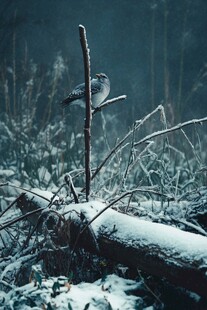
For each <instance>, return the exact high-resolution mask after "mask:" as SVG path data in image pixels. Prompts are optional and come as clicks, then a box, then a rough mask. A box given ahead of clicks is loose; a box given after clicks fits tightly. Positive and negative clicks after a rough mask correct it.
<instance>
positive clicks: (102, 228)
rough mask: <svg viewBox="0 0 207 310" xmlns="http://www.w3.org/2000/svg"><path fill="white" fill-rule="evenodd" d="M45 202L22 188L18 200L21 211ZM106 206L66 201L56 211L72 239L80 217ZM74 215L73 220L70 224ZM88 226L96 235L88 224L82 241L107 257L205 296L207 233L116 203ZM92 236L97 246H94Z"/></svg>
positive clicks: (33, 220)
mask: <svg viewBox="0 0 207 310" xmlns="http://www.w3.org/2000/svg"><path fill="white" fill-rule="evenodd" d="M47 205H48V201H46V200H44V199H43V198H40V197H37V196H34V195H32V194H29V193H28V194H22V195H21V196H20V197H19V199H18V200H17V206H18V207H19V208H20V209H21V211H22V213H23V214H26V213H28V212H30V211H32V210H34V209H35V208H36V209H38V208H43V209H45V208H46V207H47ZM105 206H106V205H105V204H103V203H100V202H98V201H93V202H87V203H82V204H81V203H80V204H70V205H67V206H62V209H61V210H59V211H58V213H60V214H61V215H62V216H64V218H65V222H64V224H62V226H61V229H60V230H61V231H62V234H64V233H66V232H65V231H66V227H67V228H68V229H70V232H67V233H68V235H69V233H70V235H71V239H70V240H77V234H78V231H80V227H83V222H84V221H82V220H81V218H82V219H83V218H84V219H85V220H87V221H90V220H91V219H92V218H93V217H94V216H95V215H97V213H98V212H100V211H101V210H102V209H103V208H104V207H105ZM54 208H55V207H54V206H53V207H52V209H53V210H54ZM48 211H49V213H51V212H53V211H52V210H48ZM56 212H57V211H56ZM79 214H80V215H81V216H79ZM38 216H39V214H36V215H35V214H32V216H30V217H29V216H28V220H29V221H31V223H32V224H33V225H35V224H36V223H37V219H38ZM71 221H72V225H69V224H68V223H69V222H70V223H71ZM87 221H85V222H87ZM89 227H90V229H89V232H93V233H92V235H93V236H95V237H92V238H89V237H88V236H89V235H91V234H90V233H89V235H87V234H88V232H87V230H85V231H84V232H83V233H82V234H80V236H79V238H78V246H82V247H84V248H85V249H86V250H88V251H92V252H96V253H97V247H98V249H99V254H100V255H101V256H103V257H106V258H109V259H112V260H114V261H116V262H118V263H121V264H124V265H126V266H129V267H133V268H138V269H139V270H143V271H145V272H147V273H149V274H152V275H155V276H158V277H160V278H166V280H167V281H169V282H171V283H173V284H175V285H177V286H181V287H184V288H186V289H188V290H191V291H194V292H196V293H197V294H199V295H200V296H204V297H206V292H207V276H206V271H207V237H205V236H201V235H198V234H194V233H190V232H185V231H181V230H179V229H177V228H174V227H171V226H168V225H164V224H158V223H152V222H149V221H144V220H140V219H139V218H137V217H134V216H129V215H125V214H122V213H119V212H117V211H114V210H112V209H108V210H106V211H105V212H104V213H103V214H101V215H100V216H99V217H98V218H97V219H96V220H95V221H94V222H93V223H92V224H91V225H90V226H89ZM93 238H95V239H96V242H95V244H97V245H98V246H94V244H93V243H94V240H93ZM65 239H66V240H68V238H65ZM60 244H62V243H61V242H60Z"/></svg>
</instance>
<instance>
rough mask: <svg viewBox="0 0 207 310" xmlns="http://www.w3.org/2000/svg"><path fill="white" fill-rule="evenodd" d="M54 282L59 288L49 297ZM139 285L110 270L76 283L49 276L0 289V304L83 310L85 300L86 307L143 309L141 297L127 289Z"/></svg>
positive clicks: (17, 306)
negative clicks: (37, 282)
mask: <svg viewBox="0 0 207 310" xmlns="http://www.w3.org/2000/svg"><path fill="white" fill-rule="evenodd" d="M55 282H56V283H59V284H60V288H59V289H57V290H56V292H57V296H55V297H54V296H53V297H52V296H51V295H53V294H54V290H53V289H52V287H54V283H55ZM139 286H140V283H139V282H136V281H133V280H127V279H123V278H120V277H118V276H116V275H114V274H112V275H108V276H107V277H106V279H105V280H101V279H100V280H97V281H95V282H94V283H80V284H77V285H73V284H71V285H68V284H67V278H64V277H62V278H61V279H60V278H51V279H49V280H43V282H42V285H41V287H38V286H37V285H36V286H35V284H34V282H32V283H30V284H27V285H24V286H22V287H19V288H16V289H14V290H12V291H11V292H9V293H8V294H5V293H3V292H0V306H1V305H3V306H4V307H6V306H7V307H10V308H7V309H21V310H26V309H34V310H35V309H46V308H44V307H43V305H45V306H48V304H49V303H50V305H51V306H52V309H61V310H66V309H67V310H68V309H75V310H79V309H80V310H83V309H87V308H85V307H86V305H87V304H88V305H89V309H90V310H97V309H99V310H102V309H103V310H104V309H110V306H111V307H112V309H113V310H118V309H122V310H132V309H139V308H140V309H143V308H142V305H143V301H142V299H141V298H140V297H137V296H133V295H131V292H132V291H134V290H136V289H137V288H138V287H139ZM31 299H32V301H33V303H31ZM3 300H5V301H4V302H3ZM70 306H71V308H70ZM0 309H1V307H0Z"/></svg>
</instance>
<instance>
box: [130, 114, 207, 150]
mask: <svg viewBox="0 0 207 310" xmlns="http://www.w3.org/2000/svg"><path fill="white" fill-rule="evenodd" d="M203 122H207V117H204V118H200V119H192V120H190V121H187V122H184V123H179V124H177V125H176V126H173V127H171V128H167V129H164V130H160V131H156V132H153V133H152V134H150V135H147V136H146V137H144V138H143V139H141V140H139V141H138V142H135V143H134V146H138V145H140V144H142V143H144V142H146V141H148V140H151V139H153V138H155V137H158V136H161V135H165V134H167V133H170V132H173V131H176V130H179V129H181V128H184V127H186V126H189V125H195V124H200V125H202V123H203Z"/></svg>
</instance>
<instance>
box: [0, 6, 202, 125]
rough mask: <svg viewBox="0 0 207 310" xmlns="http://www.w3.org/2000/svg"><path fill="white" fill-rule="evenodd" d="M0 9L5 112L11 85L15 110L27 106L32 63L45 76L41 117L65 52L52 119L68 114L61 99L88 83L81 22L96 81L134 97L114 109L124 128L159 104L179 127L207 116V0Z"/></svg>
mask: <svg viewBox="0 0 207 310" xmlns="http://www.w3.org/2000/svg"><path fill="white" fill-rule="evenodd" d="M0 11H1V12H0V42H1V44H0V59H1V60H0V71H1V93H0V107H1V110H2V111H4V110H5V106H6V104H5V102H6V98H5V97H6V96H5V81H7V84H8V85H7V86H8V88H9V104H10V106H9V109H10V110H11V111H12V110H13V108H14V107H13V105H15V107H16V109H17V110H18V107H19V106H20V105H21V104H20V101H21V98H20V97H21V91H22V88H23V86H24V85H26V83H28V81H29V80H30V77H29V72H28V71H29V69H28V67H29V63H30V62H31V60H32V62H33V63H34V64H35V65H36V68H37V69H36V70H37V76H36V79H39V80H41V77H43V76H44V78H42V84H41V94H40V96H39V97H38V101H36V104H37V107H38V110H37V111H38V112H37V117H38V118H41V117H42V115H44V113H47V112H45V111H46V110H47V109H48V106H47V104H48V103H47V101H48V96H49V95H48V94H49V93H50V82H48V81H47V78H46V77H47V76H48V72H49V70H50V69H51V68H52V66H53V65H54V62H55V59H56V57H57V55H59V56H60V55H61V57H62V58H63V59H64V66H65V69H64V70H65V71H64V75H63V76H62V77H61V81H59V83H58V84H57V85H55V88H56V89H55V96H54V98H53V99H54V100H53V102H52V112H51V113H52V114H51V115H53V116H54V115H60V114H61V111H60V108H59V105H58V103H59V101H61V99H62V98H63V97H64V96H65V95H66V94H67V93H68V92H69V91H71V89H72V88H73V87H74V86H75V85H77V84H78V83H81V82H83V79H84V72H83V64H82V52H81V48H80V43H79V35H78V25H79V24H83V25H84V26H85V27H86V30H87V38H88V43H89V47H90V56H91V70H92V76H94V75H95V73H98V72H105V73H106V74H107V75H108V76H109V77H110V80H111V94H110V98H112V97H114V96H118V95H122V94H126V95H127V101H126V102H124V103H120V104H118V105H114V106H113V107H111V108H110V111H109V112H108V113H111V114H113V115H116V117H117V119H119V120H121V121H122V126H123V125H125V126H126V127H127V126H129V125H131V123H132V122H133V121H134V120H135V119H139V118H141V117H143V116H144V115H145V114H146V113H148V112H150V111H151V110H152V109H153V108H155V107H156V106H157V105H158V104H163V105H164V106H165V108H166V110H167V111H168V115H169V120H170V122H171V123H173V124H174V123H177V122H179V121H183V120H186V119H191V118H199V117H202V116H204V115H206V113H207V105H206V93H207V86H206V73H207V66H206V60H207V54H206V50H207V40H206V29H207V2H206V1H205V0H197V1H192V0H184V1H179V0H175V1H172V0H171V1H170V0H165V1H164V0H163V1H161V0H159V1H158V0H157V1H156V0H153V1H152V0H147V1H145V0H130V1H128V0H113V1H106V0H99V1H97V0H90V1H88V0H82V1H76V0H59V1H57V0H44V1H41V0H35V1H31V0H30V1H28V0H2V1H1V7H0ZM23 68H24V69H23ZM14 70H15V90H14ZM34 92H35V90H34ZM7 108H8V107H7Z"/></svg>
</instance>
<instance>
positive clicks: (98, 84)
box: [61, 73, 110, 109]
mask: <svg viewBox="0 0 207 310" xmlns="http://www.w3.org/2000/svg"><path fill="white" fill-rule="evenodd" d="M96 77H97V78H96V79H92V80H91V101H92V108H93V109H95V108H97V107H98V106H99V105H100V104H101V103H102V102H103V101H104V99H106V97H107V96H108V95H109V92H110V81H109V78H108V76H107V75H106V74H105V73H99V74H96ZM85 93H86V90H85V83H82V84H79V85H77V86H76V87H75V88H74V89H73V91H72V92H71V93H70V94H69V95H68V96H67V97H66V98H65V99H64V100H63V101H62V102H61V106H62V107H63V108H65V107H67V106H69V105H70V104H71V103H73V104H76V105H79V106H81V107H85Z"/></svg>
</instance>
